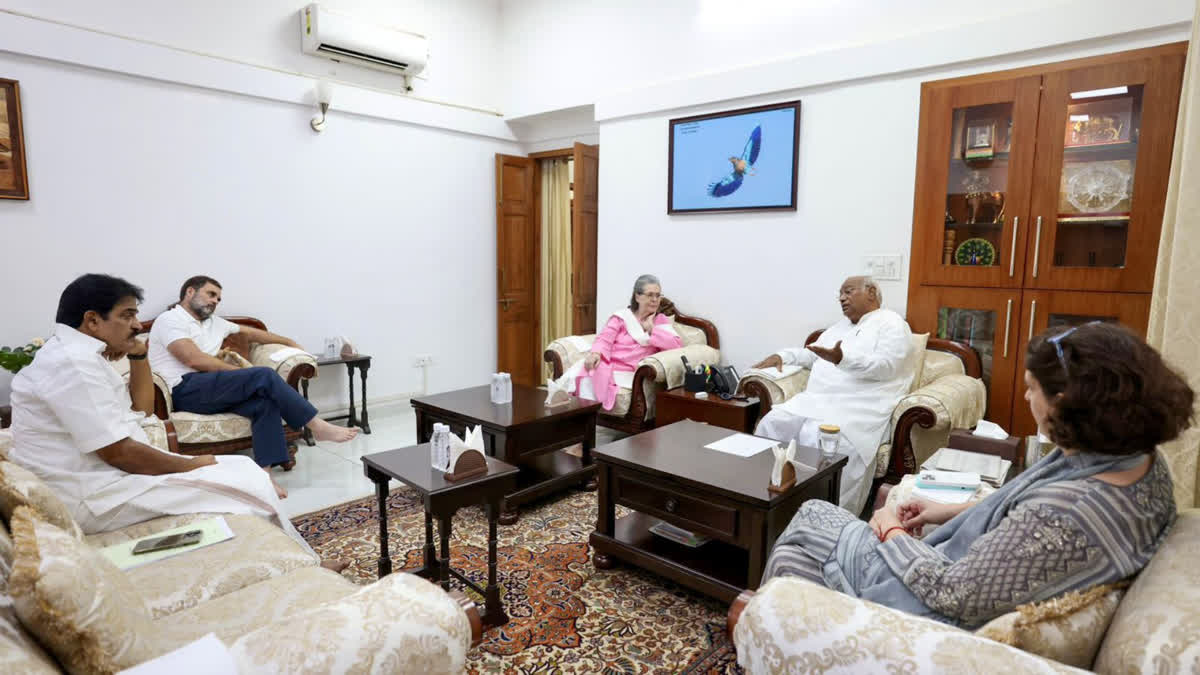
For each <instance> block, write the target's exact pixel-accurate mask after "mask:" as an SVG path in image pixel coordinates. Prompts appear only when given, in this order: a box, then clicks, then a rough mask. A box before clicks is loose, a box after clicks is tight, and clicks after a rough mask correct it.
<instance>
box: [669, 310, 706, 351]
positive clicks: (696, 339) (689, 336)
mask: <svg viewBox="0 0 1200 675" xmlns="http://www.w3.org/2000/svg"><path fill="white" fill-rule="evenodd" d="M671 327H672V328H674V329H675V332H676V333H679V340H680V342H682V343H683V346H684V347H689V346H691V345H707V344H708V336H707V335H705V334H704V331H703V330H701V329H699V328H696V327H695V326H689V325H687V324H686V323H679V322H678V321H676V320H675V317H671Z"/></svg>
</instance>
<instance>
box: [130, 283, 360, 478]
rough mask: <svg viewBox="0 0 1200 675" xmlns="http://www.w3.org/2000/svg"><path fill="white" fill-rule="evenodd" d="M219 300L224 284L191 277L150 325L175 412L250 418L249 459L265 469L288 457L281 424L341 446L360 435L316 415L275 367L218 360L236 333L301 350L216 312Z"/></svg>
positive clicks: (154, 357) (153, 354) (154, 355)
mask: <svg viewBox="0 0 1200 675" xmlns="http://www.w3.org/2000/svg"><path fill="white" fill-rule="evenodd" d="M220 303H221V284H219V283H217V281H216V280H215V279H213V278H211V277H206V276H195V277H192V278H190V279H188V280H187V281H185V282H184V283H183V287H182V288H180V289H179V304H177V305H175V307H173V308H171V309H168V310H167V311H165V312H163V313H162V314H159V315H158V318H156V319H155V320H154V325H153V326H152V327H151V328H150V341H149V354H150V368H151V369H152V370H153V371H154V372H156V373H158V374H159V375H160V376H162V378H163V379H164V380H166V382H167V386H168V387H170V388H171V403H172V405H173V407H174V408H175V410H182V411H185V412H193V413H199V414H201V415H214V414H217V413H224V412H232V413H236V414H238V415H241V416H243V417H249V418H250V420H251V426H250V429H251V434H252V435H253V437H254V460H255V461H256V462H258V465H259V466H261V467H263V468H264V469H266V470H267V471H270V470H271V467H272V466H275V465H277V464H282V463H284V462H286V461H288V460H289V459H290V458H289V456H288V451H287V438H286V436H285V435H284V431H283V422H284V421H286V422H287V424H288V426H290V427H292V428H293V429H296V430H300V429H302V428H304V427H308V428H309V429H311V430H312V432H313V436H315V437H316V439H317V440H319V441H333V442H337V443H341V442H344V441H348V440H350V439H352V438H354V437H355V436H356V435H357V434H358V429H347V428H345V427H339V426H335V425H333V424H330V423H329V422H326V421H325V420H322V419H321V418H319V417H317V409H316V408H314V407H313V406H312V404H311V403H309V402H308V401H306V400H304V397H303V396H301V395H300V394H299V393H298V392H297V391H296V390H295V389H293V388H291V387H290V386H288V384H287V383H286V382H284V381H283V378H281V377H279V374H278V373H276V372H275V371H274V370H272V369H270V368H264V367H256V368H239V367H238V366H234V365H230V364H229V363H226V362H225V361H222V360H221V359H219V358H217V357H216V354H217V352H219V351H220V349H221V343H222V342H224V341H225V338H226V337H228V336H229V335H232V334H233V333H242V334H243V335H245V336H246V338H247V339H248V340H249V341H250V342H258V343H260V344H283V345H287V346H289V347H297V348H299V347H300V345H298V344H296V343H295V342H293V341H292V340H289V339H288V338H285V337H283V336H282V335H276V334H274V333H270V332H268V331H265V330H262V329H260V328H253V327H251V326H241V325H238V324H236V323H233V322H231V321H226V320H225V319H222V318H221V317H219V316H215V315H214V313H215V312H216V311H217V305H219V304H220Z"/></svg>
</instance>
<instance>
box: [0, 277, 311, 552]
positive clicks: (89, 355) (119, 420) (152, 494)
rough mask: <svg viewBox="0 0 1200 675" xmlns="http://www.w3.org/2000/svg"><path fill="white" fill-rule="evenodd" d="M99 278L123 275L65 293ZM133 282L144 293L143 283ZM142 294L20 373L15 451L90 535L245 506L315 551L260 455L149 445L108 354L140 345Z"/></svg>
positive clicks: (90, 314)
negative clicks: (258, 465)
mask: <svg viewBox="0 0 1200 675" xmlns="http://www.w3.org/2000/svg"><path fill="white" fill-rule="evenodd" d="M95 277H101V279H100V282H102V283H103V282H104V280H105V279H108V280H114V279H115V278H113V277H104V275H85V277H81V278H80V279H79V280H76V283H75V284H72V286H68V290H67V291H64V302H65V301H66V300H67V295H68V293H69V292H71V291H72V287H74V286H75V285H76V284H78V283H79V282H80V281H83V280H88V281H90V282H95V281H96V279H95ZM89 278H91V279H89ZM115 281H121V282H122V283H126V284H127V282H123V280H119V279H115ZM85 285H86V284H85ZM128 287H129V288H131V289H134V291H136V292H137V293H138V294H139V296H140V289H137V288H136V287H134V286H131V285H130V286H128ZM76 290H78V289H76ZM138 299H140V298H139V297H134V296H128V297H125V298H123V299H121V300H120V301H118V302H117V304H116V305H115V306H113V307H112V308H111V310H110V311H109V315H110V316H108V317H106V316H104V314H103V310H102V309H101V310H99V311H92V310H89V311H87V312H86V315H87V319H85V320H83V321H81V323H80V326H79V328H78V329H76V328H72V327H71V326H69V325H65V324H62V323H59V324H58V325H57V326H56V327H55V331H54V336H53V337H52V338H50V339H49V340H47V341H46V344H45V346H43V347H42V348H41V350H40V351H38V353H37V357H36V358H35V359H34V361H33V363H31V364H30V365H29V366H27V367H25V368H24V369H22V370H21V372H20V373H18V375H17V376H16V377H15V378H14V379H13V382H12V408H13V421H12V434H13V448H12V450H11V452H10V453H9V458H10V459H11V460H12V461H14V462H16V463H18V464H20V465H22V466H24V467H25V468H27V469H29V470H30V471H32V472H33V473H34V474H36V475H37V476H38V477H40V478H41V479H42V480H43V481H45V482H46V483H47V484H48V485H49V486H50V487H51V488H52V489H53V490H54V491H55V493H56V494H57V495H58V496H59V497H60V498H61V499H62V501H63V502H64V503H65V504H66V505H67V508H68V509H69V510H70V511H71V515H72V516H73V517H74V518H75V520H76V522H77V523H78V524H79V526H80V527H81V528H82V529H83V531H84V532H86V533H89V534H90V533H94V532H104V531H108V530H114V529H117V528H121V527H125V526H127V525H132V524H134V523H138V522H142V521H144V520H148V519H150V518H153V517H156V516H162V515H172V514H182V513H239V514H250V515H256V516H260V517H263V518H268V519H270V520H272V521H274V522H275V523H276V524H277V525H279V526H280V527H281V528H283V530H284V531H285V532H286V533H287V534H288V535H290V536H291V537H292V538H293V539H295V540H296V542H297V543H298V544H300V546H302V547H303V548H304V549H305V550H307V551H308V552H310V553H312V549H311V548H310V547H309V546H308V544H307V543H306V542H305V541H304V539H303V537H301V536H300V533H299V532H297V531H296V529H295V528H294V527H293V526H292V524H291V522H290V521H288V519H287V518H286V517H285V516H284V515H283V514H282V512H281V510H280V503H279V497H278V495H277V494H276V490H275V488H274V486H273V484H272V482H271V478H270V477H269V476H268V475H267V474H266V473H265V472H263V471H251V470H249V469H252V468H254V466H255V465H254V462H253V460H251V459H250V458H248V457H243V456H223V457H220V458H216V457H214V456H212V455H203V456H200V457H188V456H185V455H180V454H175V453H171V452H167V451H165V450H160V449H158V448H155V447H153V446H151V445H150V444H149V439H148V438H147V436H146V433H145V431H144V430H143V429H142V427H141V424H140V421H141V420H142V418H143V417H144V414H143V413H142V412H139V411H137V410H134V409H133V403H132V400H131V398H130V394H129V389H127V387H126V384H125V382H124V380H123V379H122V377H121V376H120V375H119V374H117V372H116V370H115V369H114V368H113V367H112V365H111V364H110V362H109V360H108V358H112V357H114V356H117V355H121V354H125V353H126V352H129V351H130V349H131V345H133V344H134V341H133V335H134V334H135V333H136V331H137V330H140V324H138V323H137V317H136V312H137V300H138ZM67 313H68V314H69V313H70V312H67ZM118 314H120V315H121V316H118ZM59 315H60V318H61V317H62V316H63V315H64V312H63V304H61V303H60V312H59ZM98 337H99V338H104V339H98ZM134 349H135V351H141V352H142V353H140V354H138V353H131V354H130V356H131V358H134V359H137V361H134V362H131V363H137V362H138V361H140V362H142V363H144V358H145V356H144V347H142V348H140V349H139V348H134ZM106 357H107V358H106ZM149 372H150V371H149V368H143V367H133V368H131V370H130V374H131V382H130V386H129V388H132V389H134V390H135V391H137V390H138V387H139V385H140V384H142V383H140V382H138V381H137V379H138V378H149V377H150V374H149ZM106 457H107V458H109V459H111V462H110V461H106V459H105V458H106ZM113 462H115V463H116V464H121V465H123V466H125V467H126V468H125V469H122V468H119V467H118V466H116V465H114V463H113ZM126 469H131V470H126ZM132 469H136V471H134V470H132ZM143 472H144V473H143ZM314 555H315V554H314Z"/></svg>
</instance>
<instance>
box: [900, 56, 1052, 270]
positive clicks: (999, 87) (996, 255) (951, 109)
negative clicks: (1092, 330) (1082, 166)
mask: <svg viewBox="0 0 1200 675" xmlns="http://www.w3.org/2000/svg"><path fill="white" fill-rule="evenodd" d="M1040 82H1041V77H1040V76H1038V75H1032V76H1028V77H1021V78H1016V79H1004V80H995V81H990V82H981V83H976V84H964V85H954V86H949V85H937V84H936V83H930V84H926V85H925V86H923V87H922V91H921V119H920V138H921V144H920V149H919V151H918V156H917V187H916V194H915V195H914V204H913V244H912V269H913V270H914V274H913V275H912V276H913V284H912V285H914V286H915V285H917V284H918V283H919V284H926V285H948V286H983V287H992V288H1006V287H1020V285H1021V279H1022V275H1023V274H1024V266H1025V256H1024V251H1025V238H1026V234H1027V232H1028V223H1029V218H1028V213H1029V190H1030V185H1029V181H1030V176H1031V173H1032V169H1033V162H1034V147H1035V143H1036V140H1037V125H1038V122H1037V105H1038V88H1039V86H1040Z"/></svg>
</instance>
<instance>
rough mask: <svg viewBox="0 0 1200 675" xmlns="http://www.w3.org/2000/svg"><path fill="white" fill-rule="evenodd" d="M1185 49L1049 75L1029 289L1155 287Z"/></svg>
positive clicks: (1036, 183) (1150, 52) (1034, 205)
mask: <svg viewBox="0 0 1200 675" xmlns="http://www.w3.org/2000/svg"><path fill="white" fill-rule="evenodd" d="M1185 48H1186V45H1184V44H1179V45H1166V46H1163V47H1156V48H1153V49H1150V50H1142V51H1140V52H1137V53H1136V54H1137V55H1130V56H1126V57H1123V60H1119V61H1113V62H1109V63H1102V64H1100V65H1094V66H1090V67H1084V68H1074V69H1070V70H1062V71H1058V72H1051V73H1047V74H1046V75H1045V76H1044V78H1043V89H1042V99H1041V110H1040V112H1039V114H1038V144H1037V162H1036V165H1035V167H1034V175H1033V185H1034V190H1033V200H1032V210H1031V213H1030V216H1031V217H1032V218H1033V225H1034V228H1033V232H1034V236H1033V237H1031V238H1030V240H1029V244H1028V248H1027V254H1028V260H1029V263H1028V264H1027V265H1026V270H1027V272H1026V278H1025V286H1026V287H1027V288H1047V289H1072V290H1098V291H1126V292H1150V291H1151V290H1152V288H1153V284H1154V268H1155V265H1156V262H1157V256H1158V239H1159V234H1160V231H1161V229H1162V219H1163V208H1164V204H1165V200H1166V194H1167V183H1168V176H1169V173H1170V170H1171V153H1172V149H1173V145H1174V139H1175V122H1176V114H1177V112H1178V109H1179V90H1180V86H1181V81H1182V78H1183V64H1184V54H1185Z"/></svg>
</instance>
